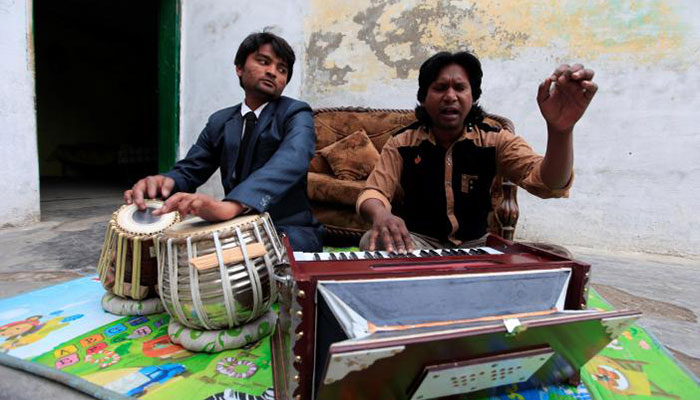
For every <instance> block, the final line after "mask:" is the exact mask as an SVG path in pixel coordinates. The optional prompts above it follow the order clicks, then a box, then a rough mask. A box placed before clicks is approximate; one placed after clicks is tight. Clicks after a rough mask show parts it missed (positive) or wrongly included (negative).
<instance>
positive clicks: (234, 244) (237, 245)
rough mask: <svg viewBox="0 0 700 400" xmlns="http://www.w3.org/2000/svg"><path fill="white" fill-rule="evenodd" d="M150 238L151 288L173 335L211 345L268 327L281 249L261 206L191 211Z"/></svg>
mask: <svg viewBox="0 0 700 400" xmlns="http://www.w3.org/2000/svg"><path fill="white" fill-rule="evenodd" d="M156 243H157V246H158V255H159V257H158V268H159V274H158V278H159V280H158V288H159V294H160V297H161V300H162V303H163V305H164V306H165V310H166V311H167V312H168V313H169V314H170V315H171V322H170V325H169V329H168V333H169V334H170V337H171V339H172V340H173V341H174V342H176V343H179V344H181V345H183V346H184V347H186V348H188V349H189V350H194V351H209V352H214V351H221V350H223V349H226V348H236V347H241V346H243V345H245V344H247V343H249V342H252V341H254V340H257V339H258V338H260V337H262V336H265V335H267V334H269V333H271V331H272V326H273V324H274V321H275V318H276V316H275V314H274V312H272V311H270V307H271V305H272V303H273V302H274V301H275V300H276V298H277V283H276V280H275V278H274V277H275V275H274V270H275V267H276V266H277V265H279V264H281V263H282V260H283V259H284V255H285V253H284V248H283V246H282V243H281V241H280V239H279V237H278V236H277V233H276V231H275V227H274V225H273V223H272V220H271V219H270V216H269V215H268V214H267V213H265V214H262V215H246V216H241V217H238V218H234V219H232V220H230V221H224V222H218V223H211V222H207V221H205V220H203V219H201V218H198V217H197V218H192V219H189V220H186V221H183V222H180V223H178V224H175V225H173V226H172V227H170V228H168V229H166V230H165V231H164V232H163V234H162V235H161V236H160V237H159V238H158V239H157V241H156ZM222 330H224V331H227V333H226V334H225V335H220V332H221V331H222ZM205 331H209V332H208V334H206V333H207V332H205ZM183 332H184V333H183ZM215 337H216V340H215V339H214V338H215ZM191 339H197V340H196V341H193V340H191Z"/></svg>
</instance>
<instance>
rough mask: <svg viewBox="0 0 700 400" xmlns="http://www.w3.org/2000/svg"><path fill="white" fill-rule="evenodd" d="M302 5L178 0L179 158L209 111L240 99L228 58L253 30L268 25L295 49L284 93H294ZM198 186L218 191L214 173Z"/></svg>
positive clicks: (293, 0)
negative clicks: (180, 8) (294, 59)
mask: <svg viewBox="0 0 700 400" xmlns="http://www.w3.org/2000/svg"><path fill="white" fill-rule="evenodd" d="M305 6H306V5H305V1H303V0H284V1H282V0H279V1H271V0H270V1H255V2H238V1H229V0H207V1H199V0H197V1H195V0H183V4H182V33H181V38H182V42H181V50H180V51H181V69H182V72H181V84H180V115H181V117H180V157H184V155H185V154H186V153H187V150H188V149H189V148H190V146H192V144H193V143H194V142H195V141H196V139H197V136H198V135H199V133H200V132H201V130H202V128H204V125H205V124H206V122H207V118H208V117H209V115H211V114H212V113H213V112H215V111H217V110H219V109H221V108H225V107H229V106H232V105H235V104H237V103H240V102H241V101H242V100H243V96H244V94H243V89H242V88H241V87H240V86H239V84H238V77H237V76H236V71H235V66H234V63H233V59H234V56H235V54H236V50H238V45H239V44H240V43H241V41H243V39H244V38H245V37H246V36H247V35H248V34H250V33H252V32H260V31H262V30H263V29H264V28H266V27H270V28H271V31H272V32H274V33H275V34H277V35H280V36H282V37H284V38H285V39H286V40H287V41H288V42H289V44H290V45H291V46H292V48H293V49H294V50H295V53H296V56H297V62H296V64H295V65H294V73H293V76H292V80H291V81H290V83H289V85H288V86H287V88H286V89H285V91H284V93H283V94H284V95H287V96H290V97H295V98H299V93H300V89H299V88H300V86H301V76H302V68H301V65H302V63H303V41H304V38H303V34H302V15H303V10H304V8H305ZM200 191H201V192H205V193H209V194H213V195H216V196H223V190H222V188H221V178H220V175H219V172H217V173H216V174H215V175H214V176H213V177H212V178H211V179H210V180H209V182H207V184H206V185H204V186H203V187H202V188H201V189H200Z"/></svg>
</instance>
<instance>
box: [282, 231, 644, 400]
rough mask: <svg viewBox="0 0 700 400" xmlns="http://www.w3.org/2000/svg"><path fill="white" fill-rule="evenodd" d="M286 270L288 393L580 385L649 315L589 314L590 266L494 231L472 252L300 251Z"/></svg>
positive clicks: (397, 393) (442, 392)
mask: <svg viewBox="0 0 700 400" xmlns="http://www.w3.org/2000/svg"><path fill="white" fill-rule="evenodd" d="M287 249H288V258H289V260H288V261H289V263H288V265H284V266H282V267H281V270H280V271H278V273H279V275H280V279H281V280H282V281H283V282H284V283H283V284H282V285H281V286H283V288H282V290H281V292H280V318H279V321H278V325H277V329H276V331H275V334H274V335H273V340H272V347H273V350H272V353H273V354H272V356H273V372H274V380H275V391H276V398H277V399H285V400H286V399H294V400H297V399H299V400H317V399H318V400H326V399H355V400H361V399H382V400H384V399H387V400H388V399H410V400H425V399H431V398H449V397H450V396H459V395H464V394H468V398H479V397H481V396H482V395H488V394H491V393H493V391H494V390H496V389H497V388H498V387H500V386H503V385H514V384H515V385H518V387H520V388H523V387H528V386H533V387H538V386H544V385H549V384H556V383H571V384H577V383H578V382H579V381H580V379H579V370H580V368H581V367H582V365H583V364H584V363H586V361H588V360H589V359H590V358H592V357H593V356H594V355H595V354H596V353H598V352H599V351H600V350H601V349H602V348H603V347H605V346H606V345H607V344H608V343H610V342H611V341H612V340H613V339H615V338H616V337H617V336H618V335H619V334H620V333H621V332H622V331H623V330H625V329H626V328H627V327H628V326H629V325H630V324H631V323H632V322H633V321H634V320H635V319H636V318H638V317H639V315H640V314H639V313H638V312H635V311H629V310H621V311H600V310H589V309H586V297H587V288H588V281H589V274H590V266H589V265H587V264H584V263H581V262H577V261H574V260H570V259H566V258H563V257H561V256H558V255H555V254H552V253H549V252H546V251H543V250H540V249H537V248H534V247H530V246H526V245H524V244H519V243H513V242H509V241H506V240H505V239H502V238H500V237H497V236H489V237H488V239H487V241H486V243H485V245H484V246H483V247H479V248H472V249H444V250H430V251H414V252H412V253H410V254H407V255H397V254H388V253H386V252H341V253H298V252H292V251H291V250H289V246H288V245H287Z"/></svg>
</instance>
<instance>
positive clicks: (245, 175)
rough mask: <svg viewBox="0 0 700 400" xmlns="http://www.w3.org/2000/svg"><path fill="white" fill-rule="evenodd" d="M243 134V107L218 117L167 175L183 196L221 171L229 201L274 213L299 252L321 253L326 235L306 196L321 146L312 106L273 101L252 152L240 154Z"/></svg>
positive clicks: (255, 136)
mask: <svg viewBox="0 0 700 400" xmlns="http://www.w3.org/2000/svg"><path fill="white" fill-rule="evenodd" d="M242 130H243V117H242V116H241V105H240V104H238V105H236V106H233V107H229V108H225V109H223V110H219V111H217V112H215V113H214V114H212V115H211V116H210V117H209V120H208V122H207V125H206V126H205V127H204V130H202V133H201V134H200V135H199V138H198V139H197V142H196V143H195V144H194V145H193V146H192V148H190V150H189V151H188V152H187V156H185V158H184V159H182V160H180V161H178V162H177V164H175V166H174V167H173V169H172V170H171V171H170V172H167V173H166V174H164V175H166V176H169V177H171V178H173V179H174V180H175V185H176V188H175V189H176V190H177V191H184V192H194V191H195V190H196V189H197V187H199V186H200V185H202V184H203V183H204V182H206V180H207V179H209V177H210V176H211V175H212V174H213V173H214V171H216V169H217V168H221V183H222V184H223V186H224V191H225V193H226V197H225V199H227V200H236V201H238V202H240V203H242V204H244V205H246V206H248V207H250V208H251V209H253V210H255V211H256V212H258V213H262V212H265V211H267V212H269V213H270V216H271V217H272V220H273V222H274V223H275V225H276V226H277V228H278V230H280V231H283V232H286V233H287V234H288V235H289V238H290V242H291V244H292V247H293V248H294V250H299V251H320V250H321V232H322V231H321V227H320V225H319V224H318V222H317V221H316V220H315V219H314V217H313V215H312V213H311V206H310V204H309V200H308V197H307V194H306V173H307V171H308V169H309V161H310V160H311V158H312V157H313V153H314V148H315V141H316V135H315V133H314V123H313V115H312V111H311V107H309V105H308V104H306V103H304V102H301V101H298V100H294V99H291V98H289V97H284V96H282V97H280V98H279V99H277V100H273V101H271V102H270V103H268V105H267V106H266V107H265V109H264V110H263V111H262V113H261V114H260V118H259V120H258V122H257V124H256V126H255V130H254V131H253V133H252V135H253V136H252V137H251V139H250V144H249V148H248V150H247V151H245V152H243V153H240V152H239V148H240V144H241V134H242ZM238 157H244V159H243V162H244V164H243V168H242V171H241V176H240V177H236V176H235V171H236V162H237V160H238Z"/></svg>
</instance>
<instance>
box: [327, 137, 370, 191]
mask: <svg viewBox="0 0 700 400" xmlns="http://www.w3.org/2000/svg"><path fill="white" fill-rule="evenodd" d="M320 153H321V155H322V156H323V158H325V159H326V161H328V164H330V166H331V169H332V170H333V175H335V176H336V177H337V178H338V179H340V180H344V181H357V180H360V179H365V178H367V176H369V173H370V172H372V168H374V164H375V163H376V162H377V160H379V152H378V151H377V149H376V148H374V145H373V144H372V142H371V141H370V140H369V137H368V136H367V132H365V130H364V129H360V130H358V131H356V132H354V133H352V134H351V135H349V136H346V137H344V138H343V139H341V140H339V141H337V142H335V143H333V144H332V145H330V146H326V147H324V148H323V149H321V150H320Z"/></svg>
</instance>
